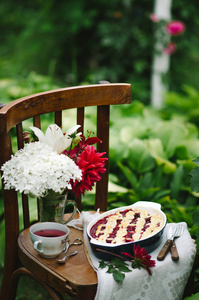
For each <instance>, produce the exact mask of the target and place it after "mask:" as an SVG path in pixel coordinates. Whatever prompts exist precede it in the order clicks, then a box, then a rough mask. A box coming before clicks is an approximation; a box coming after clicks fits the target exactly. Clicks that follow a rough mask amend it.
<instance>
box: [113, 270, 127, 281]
mask: <svg viewBox="0 0 199 300" xmlns="http://www.w3.org/2000/svg"><path fill="white" fill-rule="evenodd" d="M113 278H114V279H115V281H117V282H118V283H123V281H124V278H125V274H123V273H121V272H120V271H118V270H114V272H113Z"/></svg>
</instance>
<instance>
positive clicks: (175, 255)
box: [170, 224, 185, 261]
mask: <svg viewBox="0 0 199 300" xmlns="http://www.w3.org/2000/svg"><path fill="white" fill-rule="evenodd" d="M184 230H185V226H184V225H183V224H179V225H177V230H176V235H175V237H176V238H177V237H180V236H181V235H182V234H183V232H184ZM170 252H171V258H172V260H174V261H177V260H178V259H179V254H178V250H177V248H176V243H175V242H174V240H173V243H172V245H171V248H170Z"/></svg>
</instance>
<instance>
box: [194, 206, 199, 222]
mask: <svg viewBox="0 0 199 300" xmlns="http://www.w3.org/2000/svg"><path fill="white" fill-rule="evenodd" d="M193 222H194V224H195V225H196V226H199V208H197V210H196V211H195V212H194V214H193Z"/></svg>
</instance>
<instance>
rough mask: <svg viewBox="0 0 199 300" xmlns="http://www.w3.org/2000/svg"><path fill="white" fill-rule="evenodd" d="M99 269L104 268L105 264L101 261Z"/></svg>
mask: <svg viewBox="0 0 199 300" xmlns="http://www.w3.org/2000/svg"><path fill="white" fill-rule="evenodd" d="M99 268H100V269H104V268H106V264H105V262H104V260H101V261H100V264H99Z"/></svg>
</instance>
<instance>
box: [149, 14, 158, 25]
mask: <svg viewBox="0 0 199 300" xmlns="http://www.w3.org/2000/svg"><path fill="white" fill-rule="evenodd" d="M149 17H150V19H151V21H153V22H154V23H158V22H159V21H160V19H159V18H158V16H157V15H156V14H150V16H149Z"/></svg>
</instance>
